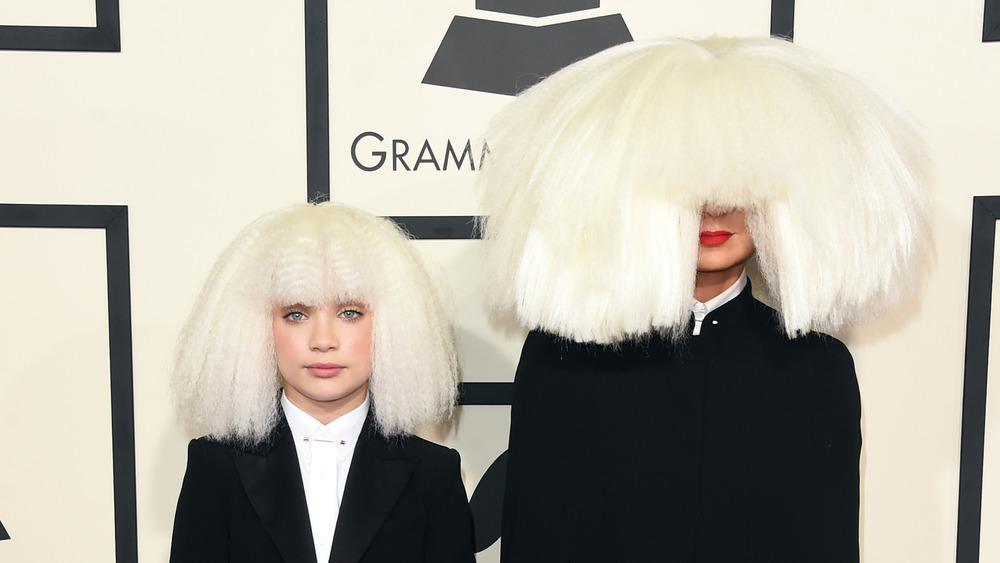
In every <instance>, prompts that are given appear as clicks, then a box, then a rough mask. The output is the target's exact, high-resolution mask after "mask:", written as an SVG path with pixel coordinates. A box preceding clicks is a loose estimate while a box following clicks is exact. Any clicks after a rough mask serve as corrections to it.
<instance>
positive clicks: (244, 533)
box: [170, 203, 474, 563]
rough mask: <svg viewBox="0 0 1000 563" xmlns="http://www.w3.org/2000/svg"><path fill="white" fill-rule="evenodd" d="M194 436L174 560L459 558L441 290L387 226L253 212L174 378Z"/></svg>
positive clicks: (341, 217) (466, 516)
mask: <svg viewBox="0 0 1000 563" xmlns="http://www.w3.org/2000/svg"><path fill="white" fill-rule="evenodd" d="M172 383H173V392H174V398H175V402H176V404H177V410H178V413H179V417H180V419H181V421H182V422H183V423H184V425H185V426H186V428H187V429H188V430H189V432H191V433H192V434H193V435H196V436H198V435H201V436H203V437H202V438H199V439H197V440H193V441H192V442H191V443H190V445H189V448H188V466H187V471H186V473H185V476H184V483H183V486H182V489H181V494H180V499H179V500H178V504H177V514H176V517H175V520H174V532H173V540H172V545H171V554H170V559H171V561H176V562H185V563H187V562H192V561H234V562H235V561H247V562H267V561H285V562H298V561H319V562H324V561H336V562H341V561H364V562H379V561H385V562H389V561H392V562H395V561H428V562H435V563H436V562H439V561H463V562H467V561H473V560H474V556H473V551H472V549H473V548H472V545H473V544H472V541H473V540H472V522H471V514H470V512H469V507H468V500H467V497H466V494H465V489H464V487H463V485H462V480H461V475H460V468H459V457H458V454H457V453H456V452H455V451H453V450H450V449H448V448H444V447H442V446H438V445H435V444H432V443H430V442H427V441H425V440H422V439H420V438H418V437H415V436H413V435H412V433H413V431H414V430H415V429H416V428H418V427H420V426H423V425H426V424H431V423H434V422H438V421H440V420H442V419H443V418H446V417H448V416H449V415H450V413H451V409H452V407H453V405H454V402H455V397H456V391H457V386H458V369H457V363H456V356H455V351H454V338H453V334H452V328H451V324H450V322H449V321H448V318H447V316H446V314H445V307H444V299H443V293H442V290H441V287H440V286H439V284H438V283H437V282H436V281H435V280H434V279H433V278H432V277H431V276H430V275H429V274H428V273H427V271H426V269H425V268H424V266H423V264H422V263H421V260H420V259H419V256H418V254H417V252H416V250H415V249H414V248H412V246H411V243H410V242H409V240H408V239H407V238H406V237H405V236H404V235H403V234H402V233H401V232H400V230H399V229H398V228H397V227H396V226H395V225H394V224H392V223H391V222H389V221H387V220H385V219H380V218H378V217H375V216H373V215H370V214H368V213H365V212H362V211H359V210H356V209H351V208H349V207H345V206H342V205H337V204H334V203H323V204H318V205H307V204H303V205H296V206H292V207H288V208H285V209H281V210H278V211H275V212H272V213H269V214H267V215H264V216H263V217H261V218H260V219H258V220H257V221H255V222H253V223H252V224H251V225H249V226H248V227H247V228H246V229H244V230H243V232H241V233H240V234H239V235H238V236H237V237H236V239H235V240H234V241H233V242H232V243H231V244H230V245H229V247H228V248H227V249H226V250H225V252H224V253H223V254H222V256H221V257H220V258H219V260H218V262H217V263H216V264H215V267H214V269H213V270H212V273H211V275H210V276H209V279H208V281H207V282H206V284H205V286H204V288H203V289H202V292H201V295H200V297H199V298H198V300H197V302H196V304H195V306H194V309H193V310H192V313H191V316H190V318H189V320H188V322H187V325H186V326H185V329H184V331H183V333H182V334H181V337H180V341H179V344H178V349H177V358H176V366H175V369H174V374H173V382H172Z"/></svg>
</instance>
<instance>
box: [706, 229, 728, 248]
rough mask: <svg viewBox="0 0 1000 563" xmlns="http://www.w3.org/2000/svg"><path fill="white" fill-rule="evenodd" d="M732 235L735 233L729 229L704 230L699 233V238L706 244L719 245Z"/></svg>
mask: <svg viewBox="0 0 1000 563" xmlns="http://www.w3.org/2000/svg"><path fill="white" fill-rule="evenodd" d="M731 236H733V233H731V232H729V231H702V232H700V233H698V240H699V241H700V242H701V244H703V245H705V246H719V245H720V244H722V243H724V242H726V241H727V240H729V237H731Z"/></svg>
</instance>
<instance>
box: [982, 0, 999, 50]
mask: <svg viewBox="0 0 1000 563" xmlns="http://www.w3.org/2000/svg"><path fill="white" fill-rule="evenodd" d="M986 41H1000V0H986V6H985V7H984V9H983V42H986Z"/></svg>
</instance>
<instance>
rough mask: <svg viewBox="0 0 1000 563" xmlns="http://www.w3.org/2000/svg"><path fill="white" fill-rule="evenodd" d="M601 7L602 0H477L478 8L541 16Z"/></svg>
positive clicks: (504, 12) (535, 16)
mask: <svg viewBox="0 0 1000 563" xmlns="http://www.w3.org/2000/svg"><path fill="white" fill-rule="evenodd" d="M600 7H601V0H476V9H477V10H486V11H488V12H498V13H501V14H512V15H515V16H529V17H533V18H541V17H545V16H554V15H556V14H568V13H570V12H579V11H580V10H591V9H594V8H600Z"/></svg>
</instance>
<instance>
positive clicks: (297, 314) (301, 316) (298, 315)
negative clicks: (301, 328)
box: [285, 311, 306, 322]
mask: <svg viewBox="0 0 1000 563" xmlns="http://www.w3.org/2000/svg"><path fill="white" fill-rule="evenodd" d="M285 318H286V319H288V320H290V321H295V322H298V321H304V320H305V318H306V314H305V313H303V312H302V311H289V312H287V313H285Z"/></svg>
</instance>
